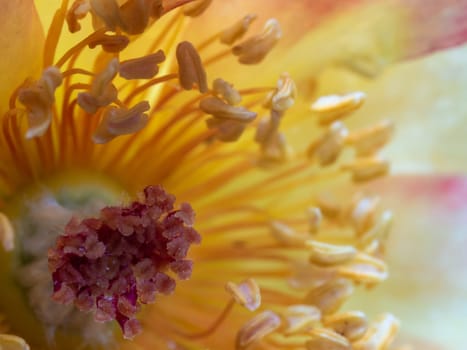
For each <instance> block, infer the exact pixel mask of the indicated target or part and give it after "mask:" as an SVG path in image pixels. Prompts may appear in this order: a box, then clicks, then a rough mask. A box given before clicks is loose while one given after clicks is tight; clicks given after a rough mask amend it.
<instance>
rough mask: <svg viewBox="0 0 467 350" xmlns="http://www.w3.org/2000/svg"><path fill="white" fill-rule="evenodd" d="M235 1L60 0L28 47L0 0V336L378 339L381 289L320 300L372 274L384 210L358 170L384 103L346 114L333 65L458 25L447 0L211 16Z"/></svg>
mask: <svg viewBox="0 0 467 350" xmlns="http://www.w3.org/2000/svg"><path fill="white" fill-rule="evenodd" d="M37 3H38V4H39V5H40V4H41V2H40V1H38V2H37ZM240 4H241V1H239V2H231V3H229V4H225V3H221V2H217V3H216V2H213V3H212V4H211V1H209V0H198V1H189V0H146V1H136V0H128V1H114V0H89V1H87V0H76V1H74V2H73V3H69V2H68V1H62V2H61V3H60V4H59V8H58V11H57V12H56V14H55V15H54V17H53V18H51V19H49V20H48V19H47V14H50V10H49V9H46V10H45V11H44V13H42V14H41V15H42V16H41V21H42V22H43V23H47V22H48V21H50V25H49V26H48V31H47V34H46V35H45V41H44V42H43V45H44V46H43V54H40V55H39V57H40V59H39V60H37V59H36V60H34V59H33V57H38V52H39V51H40V50H41V49H42V46H41V45H42V40H43V38H42V36H41V34H40V33H41V30H40V27H41V24H40V23H39V20H38V19H37V16H36V14H35V10H34V8H33V6H32V5H33V4H32V3H31V2H29V1H21V2H19V4H18V5H12V4H10V3H7V2H4V3H3V4H2V5H3V6H4V9H5V11H4V13H5V14H6V16H7V15H8V14H12V16H7V17H6V18H5V21H3V22H2V24H1V25H2V26H4V28H5V29H4V30H3V31H2V33H4V36H3V38H2V40H5V39H4V38H6V37H7V34H9V33H17V34H18V35H19V38H20V39H22V40H24V42H23V41H22V40H18V41H15V42H10V43H9V44H8V45H5V48H6V51H5V52H6V54H5V55H4V59H5V58H6V59H11V57H15V58H18V64H15V65H13V66H12V68H11V69H10V67H9V66H8V70H5V84H4V86H3V89H5V91H4V93H2V94H1V95H0V96H1V98H2V99H1V100H0V108H1V110H2V112H3V117H2V120H1V121H2V132H1V134H0V143H1V144H2V146H1V148H0V149H2V151H1V152H0V157H1V159H2V168H1V170H0V175H1V182H0V185H1V187H0V189H1V191H2V192H1V193H2V197H1V204H2V206H1V210H2V212H1V214H0V223H1V226H0V227H1V231H0V233H1V236H0V238H1V239H2V243H3V246H4V249H5V250H6V251H8V252H10V253H7V254H4V255H2V259H4V261H5V263H4V264H3V265H2V268H3V271H2V273H1V276H2V285H4V286H5V297H4V298H2V300H1V304H0V306H1V310H2V312H3V313H4V316H5V323H6V324H7V325H8V326H9V327H11V330H12V331H13V333H15V334H16V335H15V336H13V335H1V336H0V344H2V346H3V345H4V344H5V345H6V346H9V345H11V346H16V347H17V348H22V349H25V348H27V345H26V344H25V342H24V340H23V339H22V338H24V339H25V340H26V341H27V342H28V343H29V344H31V345H32V346H33V348H36V347H37V348H40V347H49V346H52V345H51V344H53V343H56V344H58V347H67V348H69V347H78V346H83V345H84V346H89V347H91V348H92V347H96V346H97V347H99V346H101V347H104V348H112V347H115V346H116V344H115V342H122V346H123V347H125V348H126V347H128V348H139V347H142V348H147V347H152V348H158V349H159V348H171V349H185V348H189V349H192V348H205V347H212V348H221V347H225V346H226V344H227V346H228V347H231V348H234V347H235V348H237V349H245V348H248V347H261V346H263V347H267V348H283V347H298V348H300V347H302V348H303V347H306V348H312V349H313V348H336V349H349V348H353V349H367V348H368V347H371V346H373V347H374V348H378V349H387V348H389V347H390V346H391V343H392V340H393V339H394V337H395V335H396V332H397V329H398V327H399V322H398V320H397V319H396V317H395V316H393V315H392V314H390V313H387V312H386V313H384V312H385V311H391V310H385V309H386V307H385V305H384V299H382V300H381V301H382V302H381V304H383V305H378V307H377V309H378V312H383V313H382V314H380V315H379V316H376V317H374V318H373V317H372V318H371V319H369V318H368V316H367V315H366V314H365V313H364V312H362V311H361V310H360V309H361V308H362V307H363V308H364V306H365V303H362V304H360V305H356V309H343V308H341V306H342V305H343V303H344V302H345V301H347V300H348V299H352V298H353V296H354V295H355V294H356V293H355V291H356V290H359V291H361V290H362V289H363V290H365V289H366V288H363V287H367V288H371V287H375V286H376V285H377V284H379V283H381V282H383V281H384V280H386V278H387V276H388V271H387V270H388V269H387V264H386V263H385V261H384V257H385V255H386V250H387V248H388V247H387V245H388V243H390V242H391V241H388V236H387V235H388V231H389V227H390V226H391V224H392V220H393V215H392V214H391V212H390V211H388V210H386V209H385V208H384V207H383V206H382V205H381V200H380V198H379V197H378V196H377V195H376V194H375V193H376V192H379V191H381V187H382V188H383V190H384V189H385V188H388V186H387V185H385V186H381V185H380V186H378V182H376V185H367V183H368V182H369V181H370V180H374V179H376V178H379V177H381V176H382V175H385V174H387V172H388V170H389V163H388V162H387V161H386V160H385V159H383V158H381V157H380V156H378V155H377V154H378V153H379V151H380V149H381V148H382V147H383V146H384V145H385V144H386V143H387V142H388V141H389V139H390V138H391V136H392V133H393V124H392V122H391V121H388V120H382V121H373V120H370V119H369V118H368V119H366V121H367V122H368V121H369V120H370V123H369V125H367V126H361V125H360V126H358V125H356V124H353V123H352V121H351V118H350V116H351V115H352V114H353V112H354V111H356V110H357V109H359V108H360V107H361V106H362V105H363V103H364V102H365V101H366V99H367V97H366V96H367V95H366V94H365V93H362V92H359V91H355V90H353V89H352V90H353V91H352V90H350V89H348V86H352V85H354V86H355V85H359V84H364V83H362V80H363V78H362V77H365V79H368V78H371V77H375V76H376V75H378V74H379V73H380V72H381V71H382V70H383V69H384V68H385V67H386V66H388V65H390V64H392V63H395V62H397V61H399V60H402V59H408V58H412V59H413V58H416V57H418V56H420V55H423V54H427V53H430V52H432V51H434V50H437V49H440V48H444V47H447V46H450V45H457V44H460V43H461V42H463V40H465V39H464V36H465V35H464V33H465V29H464V28H463V27H462V23H461V22H460V20H461V19H462V15H461V13H462V12H456V11H455V9H456V8H457V7H455V5H457V6H459V7H460V8H462V7H461V6H462V4H459V3H455V2H453V3H452V4H444V5H446V7H440V6H439V5H436V4H435V3H430V5H429V6H427V5H426V2H420V1H413V2H409V3H404V4H403V5H402V4H401V3H399V2H397V1H394V2H382V3H381V4H377V5H375V4H373V3H371V2H365V1H346V2H340V1H336V2H333V3H332V4H331V5H330V4H329V3H328V5H325V2H320V1H318V2H316V4H311V3H310V2H306V1H305V2H296V4H295V5H291V6H297V8H296V9H294V8H292V9H289V10H294V11H296V12H294V13H296V14H297V13H298V14H300V15H301V16H303V18H306V19H313V20H311V21H308V22H303V21H300V20H297V18H296V17H294V18H290V17H288V16H287V15H288V14H289V13H290V12H286V13H284V15H283V16H282V17H283V18H282V21H278V20H277V19H275V18H270V19H268V17H267V16H266V14H267V12H268V11H272V12H276V14H277V11H278V10H281V9H282V8H283V4H282V3H279V2H277V3H276V2H271V1H269V2H267V5H265V3H264V2H263V1H257V2H255V3H254V4H250V9H251V10H253V9H255V10H257V14H258V15H254V14H253V12H251V13H245V14H242V16H243V17H241V16H239V17H238V18H236V20H237V21H238V22H236V23H234V22H232V23H224V22H225V19H224V18H225V14H226V12H227V13H230V14H236V13H238V12H237V10H236V7H237V6H238V5H240ZM47 5H48V6H50V2H47ZM422 5H423V7H420V6H422ZM16 6H17V7H16ZM313 6H317V7H313ZM320 6H323V7H322V8H321V7H320ZM309 7H311V9H309ZM39 8H41V6H39ZM421 9H423V10H424V11H420V10H421ZM298 10H302V11H298ZM312 10H313V11H312ZM316 10H318V11H316ZM344 10H345V11H344ZM440 10H443V11H446V12H443V15H442V16H435V19H433V18H432V15H433V14H434V13H437V12H438V11H440ZM205 11H206V12H205ZM314 11H315V12H314ZM17 13H21V14H22V15H23V16H20V17H19V18H17V17H15V15H13V14H17ZM209 13H211V17H206V16H209ZM213 14H215V16H213ZM279 14H280V13H279ZM310 14H311V15H310ZM314 14H315V15H314ZM26 15H27V16H26ZM212 16H213V17H212ZM459 17H460V18H459ZM206 18H210V19H212V21H211V20H209V21H206V20H205V19H206ZM25 19H26V20H25ZM362 19H364V21H362ZM415 19H416V20H418V21H419V24H418V25H417V26H414V27H413V30H412V31H406V30H403V27H404V26H408V25H410V24H412V23H413V21H414V20H415ZM254 21H256V22H259V21H262V22H263V26H262V28H261V27H256V26H255V25H256V24H255V23H254ZM281 23H282V24H281ZM24 24H26V25H24ZM284 24H285V26H284ZM317 24H319V26H318V25H317ZM435 24H436V25H439V24H442V25H444V26H445V27H444V28H443V29H444V30H443V31H438V30H434V27H435ZM348 28H352V30H350V31H348V33H347V32H346V33H345V35H339V36H338V37H336V36H335V33H336V32H337V33H339V34H340V33H342V31H343V30H348ZM284 32H285V34H287V33H289V34H291V35H289V36H285V40H283V41H282V43H281V39H282V37H283V36H284ZM368 32H370V34H368ZM288 38H289V39H288ZM298 38H300V39H298ZM334 38H335V39H336V40H332V39H334ZM330 39H331V40H330ZM8 40H9V41H11V39H8ZM25 42H28V43H29V42H31V43H32V44H31V45H24V43H25ZM330 43H331V44H330ZM312 48H315V49H320V50H322V52H319V55H318V54H315V55H313V57H310V52H311V49H312ZM233 60H235V61H238V62H237V63H236V64H235V65H234V64H232V63H231V62H230V63H229V61H233ZM29 62H34V63H32V64H30V63H29ZM37 63H41V65H42V66H38V64H37ZM258 64H259V66H258ZM5 67H6V66H5ZM234 67H235V68H234ZM329 67H333V68H331V69H330V68H329ZM258 68H259V69H258ZM336 71H340V72H341V73H342V75H341V76H344V77H347V78H348V79H349V80H350V81H342V82H340V83H339V84H337V85H334V84H335V78H334V77H335V76H336V75H335V73H336ZM253 72H254V73H253ZM349 72H352V73H349ZM237 73H238V74H237ZM252 78H253V79H252ZM352 79H356V80H357V81H355V80H352ZM331 85H332V86H333V89H336V90H337V89H338V90H340V91H334V90H332V89H331V91H330V92H329V93H326V94H323V93H322V90H325V89H326V87H327V86H331ZM321 95H325V96H321ZM320 96H321V97H320ZM310 104H311V105H310ZM356 116H358V114H357V115H356ZM380 184H381V183H380ZM383 184H384V183H383ZM448 184H449V182H448ZM456 184H457V183H456ZM389 188H390V187H389ZM396 188H397V189H401V188H403V187H401V185H400V184H398V185H397V187H396ZM409 188H412V186H409ZM446 188H448V189H450V188H452V186H447V187H443V186H441V191H440V192H442V193H445V190H446ZM454 188H455V189H457V188H458V186H457V185H456V186H454ZM392 192H394V190H393V191H392ZM448 192H449V191H448ZM454 192H455V190H454ZM400 249H401V248H399V247H396V250H400ZM147 304H150V305H147ZM114 321H116V322H114ZM114 326H115V327H114ZM120 333H122V334H123V337H124V338H128V339H133V340H132V341H131V342H123V341H122V340H120V339H121V337H122V336H121V335H120ZM18 336H21V337H22V338H19V337H18ZM399 348H401V347H399Z"/></svg>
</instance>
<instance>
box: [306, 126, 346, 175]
mask: <svg viewBox="0 0 467 350" xmlns="http://www.w3.org/2000/svg"><path fill="white" fill-rule="evenodd" d="M347 133H348V131H347V128H346V127H345V125H344V124H342V123H341V122H334V123H333V124H332V125H331V126H330V128H329V130H328V131H327V132H326V133H325V134H324V135H323V136H322V137H321V138H320V139H319V140H317V141H315V142H314V143H312V144H311V145H310V146H309V147H308V150H307V154H308V157H309V158H314V157H317V158H318V160H319V163H320V165H321V166H327V165H330V164H332V163H334V162H335V161H336V159H337V157H338V156H339V154H340V152H341V150H342V148H343V147H344V141H345V137H346V136H347Z"/></svg>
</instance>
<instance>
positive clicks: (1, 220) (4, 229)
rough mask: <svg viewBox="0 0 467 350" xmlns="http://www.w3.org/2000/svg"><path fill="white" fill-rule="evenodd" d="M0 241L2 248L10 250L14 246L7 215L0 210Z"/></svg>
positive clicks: (12, 232) (12, 231)
mask: <svg viewBox="0 0 467 350" xmlns="http://www.w3.org/2000/svg"><path fill="white" fill-rule="evenodd" d="M0 241H1V242H2V245H3V249H4V250H5V251H7V252H10V251H12V250H13V249H14V247H15V233H14V230H13V226H12V225H11V222H10V220H9V219H8V217H7V216H6V215H5V214H3V213H1V212H0Z"/></svg>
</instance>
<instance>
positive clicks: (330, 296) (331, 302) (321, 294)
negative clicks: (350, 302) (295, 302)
mask: <svg viewBox="0 0 467 350" xmlns="http://www.w3.org/2000/svg"><path fill="white" fill-rule="evenodd" d="M352 293H353V286H352V283H351V282H350V281H349V280H347V279H343V278H337V279H331V280H329V281H327V282H325V283H324V284H322V285H320V286H318V287H316V288H314V289H312V290H310V291H309V292H308V294H307V295H306V296H305V298H304V300H303V301H304V302H305V303H306V304H311V305H314V306H316V307H318V308H319V309H320V310H321V312H322V313H323V314H331V313H333V312H335V311H336V310H338V309H339V308H340V306H341V305H342V304H343V303H344V302H345V301H346V300H347V298H349V297H350V296H351V295H352Z"/></svg>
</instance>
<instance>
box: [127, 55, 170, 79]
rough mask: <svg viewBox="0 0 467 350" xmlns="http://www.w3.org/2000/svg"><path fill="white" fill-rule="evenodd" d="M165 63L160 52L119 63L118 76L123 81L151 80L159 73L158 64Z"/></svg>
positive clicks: (163, 56)
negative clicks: (123, 79)
mask: <svg viewBox="0 0 467 350" xmlns="http://www.w3.org/2000/svg"><path fill="white" fill-rule="evenodd" d="M164 61H165V54H164V52H163V51H162V50H159V51H157V52H156V53H153V54H151V55H147V56H143V57H139V58H134V59H131V60H127V61H123V62H120V67H119V74H120V76H121V77H123V78H125V79H151V78H152V77H154V76H155V75H156V74H157V73H158V72H159V67H158V64H160V63H162V62H164Z"/></svg>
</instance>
